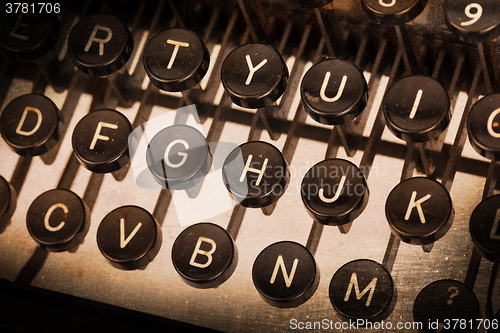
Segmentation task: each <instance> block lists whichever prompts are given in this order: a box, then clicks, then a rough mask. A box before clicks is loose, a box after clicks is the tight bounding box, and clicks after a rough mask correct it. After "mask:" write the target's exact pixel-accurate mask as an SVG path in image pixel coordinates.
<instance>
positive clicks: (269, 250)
mask: <svg viewBox="0 0 500 333" xmlns="http://www.w3.org/2000/svg"><path fill="white" fill-rule="evenodd" d="M252 279H253V284H254V285H255V288H257V291H258V292H259V293H260V295H261V296H262V298H263V299H264V300H265V301H266V302H268V303H269V304H271V305H273V306H277V307H281V308H290V307H296V306H299V305H300V304H302V303H304V302H306V301H307V300H308V299H309V298H311V296H312V295H313V294H314V292H315V291H316V289H317V288H318V284H319V268H318V265H317V264H316V261H315V260H314V257H313V255H312V254H311V252H309V250H308V249H307V248H305V247H304V246H302V245H300V244H299V243H295V242H287V241H283V242H278V243H274V244H272V245H269V246H268V247H266V248H265V249H264V250H262V252H261V253H259V255H258V256H257V258H256V259H255V262H254V264H253V268H252Z"/></svg>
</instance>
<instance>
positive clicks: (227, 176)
mask: <svg viewBox="0 0 500 333" xmlns="http://www.w3.org/2000/svg"><path fill="white" fill-rule="evenodd" d="M222 177H223V180H224V184H225V185H226V188H227V189H228V191H229V193H230V194H231V196H232V197H233V199H234V200H235V201H236V202H238V203H239V204H240V205H242V206H244V207H252V208H261V209H262V211H263V212H264V214H266V215H270V214H271V213H272V211H273V209H274V204H275V203H276V201H277V200H278V199H279V198H280V197H281V196H282V195H283V194H284V193H285V191H286V188H287V187H288V183H289V179H290V171H289V169H288V163H287V162H286V161H285V158H284V157H283V155H282V154H281V152H280V151H279V150H278V149H277V148H276V147H274V146H273V145H271V144H269V143H267V142H263V141H251V142H247V143H244V144H242V145H240V146H239V147H237V148H235V149H234V150H233V151H232V152H231V153H229V155H228V156H227V158H226V160H225V161H224V165H223V167H222Z"/></svg>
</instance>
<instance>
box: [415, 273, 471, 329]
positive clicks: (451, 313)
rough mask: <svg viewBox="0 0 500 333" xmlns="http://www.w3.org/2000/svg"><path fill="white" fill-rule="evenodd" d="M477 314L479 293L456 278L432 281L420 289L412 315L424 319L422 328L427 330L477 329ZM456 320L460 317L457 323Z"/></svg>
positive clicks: (418, 320)
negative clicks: (475, 292)
mask: <svg viewBox="0 0 500 333" xmlns="http://www.w3.org/2000/svg"><path fill="white" fill-rule="evenodd" d="M477 318H479V302H478V300H477V297H476V295H475V294H474V292H473V291H472V290H471V289H470V288H469V287H468V286H467V285H465V284H463V283H462V282H459V281H455V280H439V281H434V282H432V283H431V284H429V285H428V286H426V287H425V288H424V289H422V290H421V291H420V293H418V296H417V298H416V299H415V303H413V319H414V320H415V321H416V322H421V323H422V325H423V329H421V332H425V333H427V332H429V333H434V332H476V330H475V328H476V327H477V323H476V319H477ZM454 320H458V324H456V322H454ZM464 323H465V325H464ZM471 323H473V325H472V327H473V329H471ZM448 324H449V326H448ZM455 324H456V327H455V328H453V327H454V325H455ZM460 324H462V326H460Z"/></svg>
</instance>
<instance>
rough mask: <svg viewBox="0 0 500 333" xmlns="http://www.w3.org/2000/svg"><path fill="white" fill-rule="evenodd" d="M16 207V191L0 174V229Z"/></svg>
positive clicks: (0, 229)
mask: <svg viewBox="0 0 500 333" xmlns="http://www.w3.org/2000/svg"><path fill="white" fill-rule="evenodd" d="M15 208H16V192H15V191H14V189H13V188H12V186H11V185H10V184H9V182H8V181H7V180H5V178H3V177H2V176H0V231H2V230H3V228H4V227H5V226H6V224H7V223H8V222H9V220H10V218H11V217H12V214H13V213H14V210H15Z"/></svg>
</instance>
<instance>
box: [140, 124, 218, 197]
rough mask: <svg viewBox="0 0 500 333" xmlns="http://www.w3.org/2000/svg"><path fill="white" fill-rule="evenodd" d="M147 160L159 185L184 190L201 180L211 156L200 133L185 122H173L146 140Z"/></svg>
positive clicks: (209, 163)
mask: <svg viewBox="0 0 500 333" xmlns="http://www.w3.org/2000/svg"><path fill="white" fill-rule="evenodd" d="M146 162H147V164H148V168H149V170H150V171H151V173H152V174H153V176H154V177H155V180H156V181H158V183H159V184H160V185H162V186H165V187H166V188H169V189H171V190H173V189H187V188H190V187H193V186H194V185H196V184H198V183H199V182H200V181H202V180H203V177H204V176H205V175H206V174H207V173H208V171H209V170H210V166H211V163H212V155H211V154H210V147H209V145H208V143H207V141H206V140H205V137H204V136H203V134H201V133H200V132H199V131H198V130H197V129H195V128H193V127H191V126H187V125H173V126H169V127H167V128H164V129H162V130H161V131H160V132H158V133H157V134H156V135H155V136H154V137H153V139H152V140H151V142H150V143H149V146H148V150H147V154H146Z"/></svg>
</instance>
